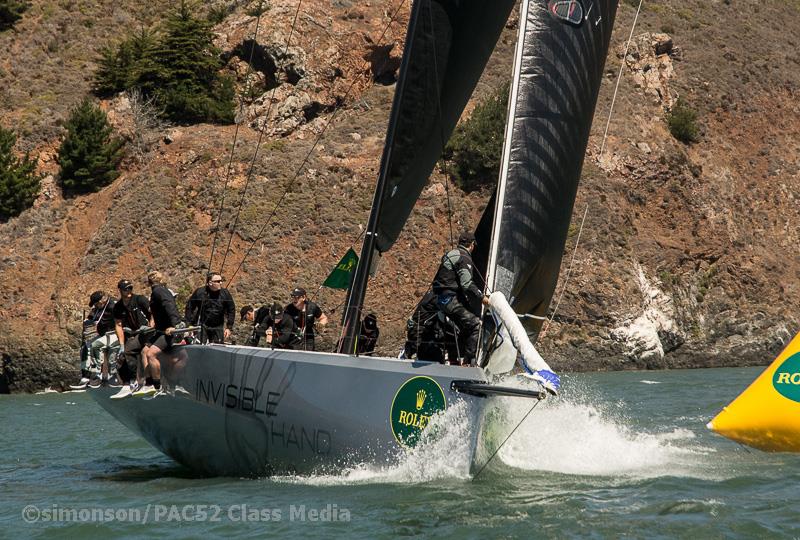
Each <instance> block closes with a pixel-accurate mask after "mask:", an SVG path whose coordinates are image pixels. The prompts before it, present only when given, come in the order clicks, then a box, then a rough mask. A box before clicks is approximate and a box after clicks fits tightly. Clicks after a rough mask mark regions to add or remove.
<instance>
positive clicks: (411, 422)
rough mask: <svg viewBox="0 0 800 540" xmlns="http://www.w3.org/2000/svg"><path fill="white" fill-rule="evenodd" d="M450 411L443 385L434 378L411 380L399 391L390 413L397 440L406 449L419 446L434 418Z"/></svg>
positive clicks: (390, 421)
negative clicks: (447, 409) (446, 410)
mask: <svg viewBox="0 0 800 540" xmlns="http://www.w3.org/2000/svg"><path fill="white" fill-rule="evenodd" d="M446 408H447V400H446V399H445V397H444V391H443V390H442V387H441V386H439V383H437V382H436V381H435V380H433V379H431V378H430V377H422V376H420V377H413V378H411V379H408V380H407V381H406V382H404V383H403V385H402V386H401V387H400V388H399V389H398V390H397V393H396V394H395V396H394V399H393V400H392V408H391V410H390V412H389V423H390V424H391V426H392V433H393V434H394V438H395V439H397V442H399V443H400V444H401V445H403V446H406V447H409V448H410V447H413V446H415V445H416V444H417V442H418V441H419V439H420V437H421V435H422V431H423V430H424V429H425V428H426V427H428V424H429V423H430V421H431V418H432V417H433V415H435V414H436V413H438V412H439V411H443V410H445V409H446Z"/></svg>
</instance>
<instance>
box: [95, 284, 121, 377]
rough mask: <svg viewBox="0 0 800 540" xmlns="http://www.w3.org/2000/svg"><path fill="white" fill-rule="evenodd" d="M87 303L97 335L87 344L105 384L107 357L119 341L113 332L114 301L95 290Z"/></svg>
mask: <svg viewBox="0 0 800 540" xmlns="http://www.w3.org/2000/svg"><path fill="white" fill-rule="evenodd" d="M89 304H90V305H91V306H92V320H93V321H95V323H96V324H95V329H96V330H97V337H96V338H95V339H94V340H93V341H92V342H91V343H90V344H89V353H90V356H91V357H92V360H93V362H94V365H95V366H99V367H100V373H101V376H102V383H103V384H107V382H108V359H109V358H110V357H111V355H112V354H114V353H116V352H117V351H118V350H119V341H118V340H117V336H116V334H115V332H114V304H116V301H115V300H114V299H112V298H111V297H109V296H108V295H107V294H106V293H104V292H103V291H95V292H93V293H92V296H91V297H90V298H89ZM101 355H102V358H101ZM90 384H91V383H90Z"/></svg>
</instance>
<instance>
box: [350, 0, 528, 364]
mask: <svg viewBox="0 0 800 540" xmlns="http://www.w3.org/2000/svg"><path fill="white" fill-rule="evenodd" d="M514 3H515V2H514V0H494V1H491V2H487V1H486V0H416V1H415V2H414V5H413V6H412V8H411V15H410V18H409V24H408V32H407V35H406V43H405V49H404V51H403V61H402V64H401V66H400V74H399V79H398V82H397V88H396V89H395V95H394V101H393V104H392V112H391V116H390V118H389V126H388V129H387V133H386V142H385V145H384V149H383V155H382V157H381V166H380V173H379V176H378V184H377V187H376V190H375V196H374V199H373V203H372V212H371V214H370V218H369V222H368V223H367V230H366V233H365V235H364V243H363V246H362V249H361V257H360V259H359V262H358V267H357V268H356V273H355V277H354V279H353V285H352V287H351V288H350V292H349V294H348V299H347V304H346V308H345V313H344V332H343V339H342V344H341V347H340V349H339V352H349V353H352V352H353V351H354V348H355V343H356V338H357V335H358V326H359V325H358V321H359V319H360V313H361V306H362V304H363V301H364V295H365V293H366V286H367V279H368V276H369V271H370V266H371V262H372V259H373V255H374V254H375V252H376V251H377V252H378V253H383V252H385V251H387V250H389V249H390V248H391V247H392V245H393V244H394V243H395V241H396V240H397V237H398V236H399V235H400V231H401V230H402V228H403V226H404V225H405V222H406V220H407V219H408V216H409V214H410V213H411V210H412V209H413V207H414V204H416V202H417V199H418V198H419V195H420V193H421V192H422V189H423V187H424V186H425V184H426V183H427V181H428V177H429V176H430V174H431V171H433V167H434V166H435V164H436V161H437V160H438V159H439V158H440V157H441V155H442V150H443V148H444V144H445V143H446V142H447V140H448V139H449V137H450V134H451V132H452V131H453V128H454V127H455V125H456V123H457V122H458V119H459V117H460V116H461V113H462V111H463V110H464V106H465V105H466V104H467V101H468V100H469V98H470V96H471V95H472V91H473V90H474V88H475V85H476V84H477V82H478V79H479V78H480V75H481V73H482V72H483V69H484V67H485V65H486V62H487V61H488V59H489V56H490V55H491V53H492V50H493V49H494V46H495V44H496V43H497V39H498V38H499V36H500V32H501V31H502V29H503V26H504V24H505V22H506V20H507V19H508V15H509V13H510V12H511V9H512V7H513V6H514Z"/></svg>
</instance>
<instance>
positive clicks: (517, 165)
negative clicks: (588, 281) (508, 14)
mask: <svg viewBox="0 0 800 540" xmlns="http://www.w3.org/2000/svg"><path fill="white" fill-rule="evenodd" d="M616 9H617V0H585V1H583V0H550V1H549V2H548V1H546V0H530V1H525V0H523V2H522V6H521V15H520V29H519V37H518V41H517V48H516V52H515V58H514V66H515V67H514V78H513V80H512V85H511V95H510V97H509V112H508V123H507V126H506V134H505V144H504V147H503V158H502V162H501V174H500V179H499V182H498V187H497V191H496V193H495V194H494V196H493V199H492V201H491V202H490V204H489V206H488V207H487V209H486V211H485V214H484V216H483V218H482V219H481V223H480V224H479V227H478V230H477V231H476V236H477V237H478V248H477V249H476V253H475V261H476V265H479V268H480V267H481V266H482V263H481V261H483V265H485V266H482V267H483V268H485V270H486V273H485V275H486V281H487V284H488V288H489V291H500V292H502V293H503V294H504V295H505V296H506V298H508V301H509V303H510V304H511V306H512V307H513V308H514V310H515V311H516V313H517V314H519V315H520V316H522V317H523V318H522V322H523V324H524V325H525V328H526V330H527V331H528V333H529V334H532V335H534V336H535V335H536V334H537V333H538V331H539V329H540V328H541V324H542V321H543V318H544V317H545V315H546V314H547V309H548V307H549V305H550V301H551V299H552V296H553V292H554V290H555V287H556V282H557V280H558V274H559V270H560V267H561V258H562V254H563V251H564V245H565V243H566V238H567V231H568V229H569V224H570V218H571V215H572V209H573V205H574V202H575V194H576V192H577V188H578V180H579V178H580V173H581V167H582V164H583V157H584V153H585V152H586V145H587V142H588V139H589V130H590V128H591V123H592V117H593V116H594V109H595V104H596V102H597V95H598V91H599V88H600V81H601V77H602V73H603V66H604V64H605V59H606V55H607V52H608V46H609V40H610V37H611V31H612V28H613V24H614V18H615V15H616ZM489 236H491V243H490V244H489V243H488V242H485V241H484V242H481V238H484V239H485V238H487V237H489Z"/></svg>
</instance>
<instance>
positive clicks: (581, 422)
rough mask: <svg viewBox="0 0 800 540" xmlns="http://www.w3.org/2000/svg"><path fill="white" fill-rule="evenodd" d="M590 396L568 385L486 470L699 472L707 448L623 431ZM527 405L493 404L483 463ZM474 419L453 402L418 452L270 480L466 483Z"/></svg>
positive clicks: (616, 408)
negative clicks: (393, 459) (377, 462)
mask: <svg viewBox="0 0 800 540" xmlns="http://www.w3.org/2000/svg"><path fill="white" fill-rule="evenodd" d="M499 384H502V385H504V386H517V387H527V386H529V385H531V384H534V383H531V382H528V381H525V380H522V379H520V378H516V377H514V378H509V379H507V380H504V381H502V382H501V383H499ZM595 394H596V393H595V392H592V391H591V390H588V389H586V388H580V387H578V386H573V387H571V388H570V389H569V390H568V391H567V392H565V394H564V395H563V396H559V397H557V398H552V397H551V398H548V399H546V400H545V401H544V402H542V403H541V404H539V405H538V406H537V408H536V410H534V412H533V413H532V414H531V415H530V416H529V417H528V419H527V420H526V421H525V422H524V423H523V424H521V425H520V426H519V427H518V428H517V430H516V432H515V433H514V434H513V436H512V437H511V438H510V439H509V440H508V441H507V442H506V443H505V445H503V447H502V448H501V449H500V451H499V452H498V454H497V456H496V457H495V458H494V460H493V462H492V463H491V465H490V467H489V468H490V469H492V470H494V471H495V473H499V474H508V473H507V472H504V471H507V470H508V469H509V468H513V469H517V470H523V471H537V472H555V473H561V474H571V475H585V476H630V477H655V476H662V475H677V476H682V475H688V476H695V475H697V474H700V471H699V470H698V463H697V462H698V456H699V455H701V454H705V453H707V449H703V448H702V447H699V446H698V445H697V444H694V443H693V442H692V440H693V439H694V437H695V435H694V434H693V433H692V432H691V431H690V430H686V429H671V430H670V429H668V430H664V431H663V432H658V433H643V432H637V431H636V430H635V429H633V428H631V427H629V426H630V424H631V422H630V421H629V420H628V419H627V418H626V417H625V415H624V404H621V403H613V402H608V401H607V400H606V401H603V400H602V399H601V398H600V397H599V396H597V395H595ZM532 404H533V402H532V401H530V400H527V399H520V398H493V399H492V402H491V404H490V405H489V407H488V410H487V414H486V417H485V418H486V425H485V426H484V429H483V436H484V438H483V440H482V444H483V445H484V448H485V449H486V455H485V457H488V455H489V454H490V453H491V452H492V451H493V450H494V449H496V448H497V446H498V445H499V444H500V443H501V442H502V441H503V439H505V438H506V436H507V435H508V434H509V433H510V432H511V430H513V429H514V428H515V426H517V424H519V421H520V420H521V419H522V417H523V416H524V415H525V413H526V412H528V410H529V409H530V407H531V405H532ZM478 421H479V419H478V418H477V415H476V414H475V412H474V411H472V410H471V409H470V407H469V406H468V404H467V403H466V402H456V403H455V404H454V405H452V406H451V407H449V408H448V409H447V410H446V411H444V412H443V413H441V414H439V415H437V416H436V417H434V419H433V420H432V422H431V424H430V425H429V427H428V429H426V433H425V435H424V437H423V438H422V439H421V440H420V442H419V443H418V444H417V446H416V447H415V448H413V449H410V450H408V451H407V452H406V453H405V455H404V456H402V458H401V459H400V461H399V462H398V463H396V464H393V465H387V466H385V467H376V466H371V465H361V466H356V467H353V468H350V469H347V470H344V471H342V473H340V474H337V475H321V476H313V477H295V476H291V477H279V478H275V479H274V480H277V481H286V482H292V483H302V484H313V485H340V484H361V483H421V482H429V481H432V480H439V479H444V478H451V479H464V480H467V479H469V478H470V464H471V461H472V457H473V449H474V445H475V441H476V437H477V433H478V431H479V430H478V428H479V426H478ZM515 474H518V473H515Z"/></svg>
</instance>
